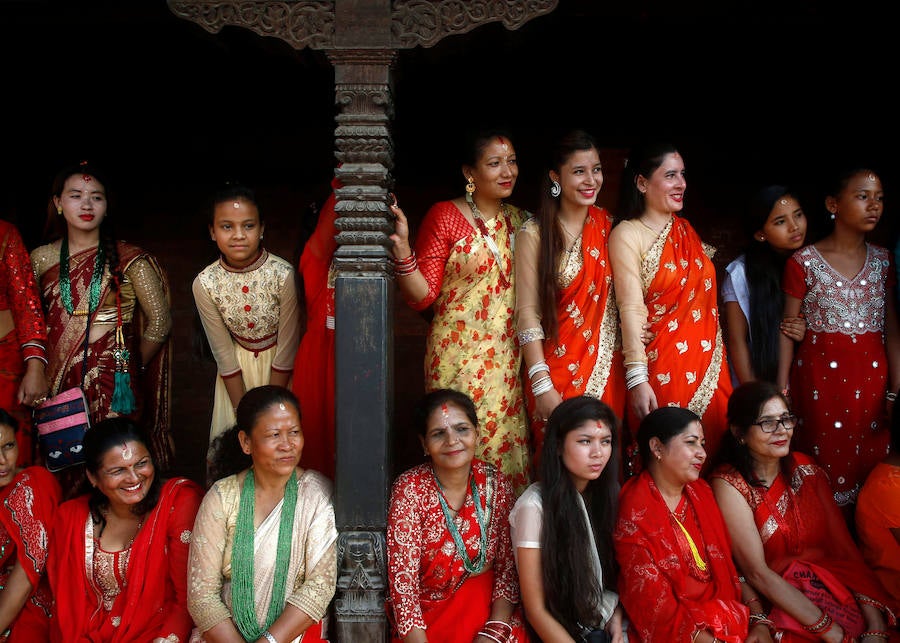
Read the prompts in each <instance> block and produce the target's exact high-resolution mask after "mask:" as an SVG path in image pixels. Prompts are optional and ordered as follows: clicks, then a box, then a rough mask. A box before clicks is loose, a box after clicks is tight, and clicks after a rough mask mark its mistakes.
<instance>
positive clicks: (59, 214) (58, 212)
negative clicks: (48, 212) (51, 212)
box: [56, 206, 62, 217]
mask: <svg viewBox="0 0 900 643" xmlns="http://www.w3.org/2000/svg"><path fill="white" fill-rule="evenodd" d="M56 216H58V217H61V216H62V208H61V207H60V206H56Z"/></svg>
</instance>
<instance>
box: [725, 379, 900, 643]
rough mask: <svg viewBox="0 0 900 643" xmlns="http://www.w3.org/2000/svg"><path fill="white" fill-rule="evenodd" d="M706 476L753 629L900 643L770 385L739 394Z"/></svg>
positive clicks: (823, 481) (827, 488) (789, 637)
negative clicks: (748, 589)
mask: <svg viewBox="0 0 900 643" xmlns="http://www.w3.org/2000/svg"><path fill="white" fill-rule="evenodd" d="M728 421H729V425H730V429H731V430H730V431H729V432H727V433H726V434H725V436H724V437H723V440H722V445H721V448H720V450H719V452H718V453H717V455H716V463H717V465H716V466H714V468H713V471H712V474H711V475H710V484H711V486H712V488H713V493H714V494H715V496H716V500H717V501H718V503H719V507H720V508H721V510H722V515H723V517H724V518H725V524H726V525H727V527H728V531H729V533H730V535H731V540H732V554H733V556H734V559H735V563H736V565H737V568H738V570H739V571H740V572H741V573H742V574H743V576H744V577H745V578H746V582H747V583H749V584H750V585H751V586H752V587H753V588H754V589H755V590H756V591H757V593H758V594H760V596H761V599H760V600H752V601H748V603H749V605H748V607H749V608H750V618H751V620H752V621H756V622H764V623H767V624H769V625H770V627H771V628H772V629H773V630H779V631H782V632H783V634H782V638H781V641H783V642H785V643H787V642H790V641H807V640H818V639H821V640H824V641H833V642H835V643H840V642H841V641H858V642H859V643H876V642H878V643H881V642H882V641H887V640H900V632H898V631H897V630H896V629H895V628H896V623H897V621H896V617H895V615H894V614H893V612H892V611H891V610H890V609H889V608H888V607H887V604H888V602H889V597H888V595H887V592H886V591H885V589H884V587H883V586H882V585H881V584H880V583H879V581H878V580H877V578H876V577H875V574H874V572H872V571H871V570H870V569H869V568H868V567H867V566H866V564H865V562H864V560H863V557H862V554H861V553H860V551H859V549H858V548H857V546H856V544H855V543H854V541H853V538H852V536H851V534H850V531H849V529H848V528H847V523H846V521H845V520H844V517H843V514H842V513H841V510H840V508H839V507H838V505H837V502H836V501H835V499H834V495H833V494H832V491H831V485H830V483H829V480H828V477H827V475H826V474H825V471H824V470H823V469H822V468H821V467H819V466H818V465H816V464H815V462H814V460H813V459H812V458H811V457H810V456H808V455H805V454H802V453H797V452H793V451H791V438H792V437H793V433H794V427H795V426H796V425H797V417H796V416H795V415H793V414H792V413H791V411H790V409H789V408H788V405H787V401H786V399H785V398H784V396H783V395H782V394H781V392H780V391H779V390H778V387H777V386H776V385H775V384H772V383H769V382H763V381H753V382H748V383H746V384H742V385H741V386H739V387H738V388H737V389H735V390H734V392H733V393H732V394H731V397H730V398H729V401H728Z"/></svg>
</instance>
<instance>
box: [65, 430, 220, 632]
mask: <svg viewBox="0 0 900 643" xmlns="http://www.w3.org/2000/svg"><path fill="white" fill-rule="evenodd" d="M148 445H149V438H148V437H146V435H145V434H144V433H143V432H142V431H141V430H140V429H139V428H138V426H137V425H136V424H135V423H134V422H133V421H132V420H130V419H129V418H126V417H124V416H123V417H115V418H108V419H106V420H103V421H101V422H98V423H97V424H95V425H94V426H92V427H91V430H90V431H88V432H87V433H86V434H85V436H84V455H85V468H86V474H87V479H88V481H89V482H90V487H88V488H89V489H90V491H89V492H88V493H85V494H82V495H81V496H78V497H76V498H73V499H71V500H67V501H66V502H64V503H62V504H61V505H60V507H59V511H58V513H57V517H56V520H55V523H54V527H53V532H52V538H51V541H50V556H49V559H48V561H47V573H48V575H49V578H50V587H51V589H52V590H53V596H54V598H55V600H56V604H55V607H54V612H53V617H52V619H51V622H50V641H52V642H53V643H79V642H85V643H87V642H88V641H89V642H90V643H133V642H136V641H146V642H148V643H170V642H172V641H181V642H182V643H184V642H185V641H187V640H188V637H189V636H190V633H191V629H192V628H193V621H192V620H191V616H190V614H189V613H188V609H187V563H188V547H189V543H190V536H191V530H192V528H193V525H194V518H195V516H196V515H197V508H198V507H199V506H200V500H201V499H202V497H203V489H202V488H201V487H200V485H198V484H197V483H195V482H192V481H191V480H188V479H187V478H171V479H169V480H166V481H163V480H162V479H161V478H160V477H159V476H158V475H157V473H156V468H155V466H154V461H153V457H152V456H151V454H150V448H149V446H148Z"/></svg>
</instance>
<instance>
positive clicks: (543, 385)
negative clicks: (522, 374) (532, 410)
mask: <svg viewBox="0 0 900 643" xmlns="http://www.w3.org/2000/svg"><path fill="white" fill-rule="evenodd" d="M550 390H553V379H551V377H550V375H549V371H548V374H547V375H544V376H543V377H539V378H537V379H536V380H534V381H533V382H532V383H531V392H532V393H534V396H535V397H537V396H538V395H543V394H544V393H546V392H547V391H550Z"/></svg>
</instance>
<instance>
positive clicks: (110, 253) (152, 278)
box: [31, 162, 174, 469]
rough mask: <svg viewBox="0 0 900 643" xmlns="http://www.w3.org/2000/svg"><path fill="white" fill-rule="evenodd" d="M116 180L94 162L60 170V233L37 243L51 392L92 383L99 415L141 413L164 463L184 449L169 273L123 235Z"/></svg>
mask: <svg viewBox="0 0 900 643" xmlns="http://www.w3.org/2000/svg"><path fill="white" fill-rule="evenodd" d="M107 186H108V181H107V179H106V178H105V175H104V174H103V172H102V171H101V170H99V169H98V168H97V167H95V166H92V165H90V164H88V163H87V162H82V163H79V164H77V165H72V166H69V167H66V168H64V169H63V170H62V171H60V173H59V174H57V175H56V178H55V179H54V181H53V189H52V197H51V201H50V205H49V207H50V211H49V213H48V216H49V219H48V228H52V229H53V230H54V231H55V233H56V234H59V235H60V236H59V238H57V239H56V240H55V241H53V242H51V243H48V244H46V245H43V246H40V247H38V248H35V249H34V250H33V251H32V253H31V262H32V265H33V267H34V273H35V277H36V278H37V281H38V287H39V289H40V292H41V299H42V302H43V305H44V313H45V316H46V319H47V335H48V342H47V352H48V357H49V364H48V367H47V377H48V379H49V381H50V393H51V395H56V394H58V393H60V392H62V391H64V390H66V389H68V388H71V387H75V386H80V387H82V388H83V389H84V393H85V396H86V397H87V400H88V407H89V411H90V418H91V422H92V423H96V422H99V421H100V420H103V419H104V418H107V417H114V416H117V415H126V416H128V417H131V418H132V419H135V420H137V421H140V423H141V424H142V425H143V426H145V427H146V428H147V431H148V433H149V435H150V436H151V440H152V443H153V444H152V447H153V451H154V457H155V458H156V466H157V467H159V468H160V469H166V468H168V467H169V466H171V464H172V461H173V459H174V453H173V445H172V441H171V436H170V433H169V352H170V346H169V343H168V341H167V340H168V338H169V331H170V330H171V326H172V317H171V313H170V305H169V292H168V281H167V279H166V275H165V273H164V272H163V270H162V269H161V268H160V266H159V264H158V263H157V261H156V259H155V258H154V257H153V256H152V255H150V254H149V253H148V252H146V251H145V250H143V249H141V248H139V247H137V246H135V245H132V244H130V243H126V242H124V241H117V240H116V239H115V236H114V234H113V230H112V221H111V216H112V214H111V212H110V210H109V209H108V205H109V200H108V197H107ZM56 234H52V236H56Z"/></svg>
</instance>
